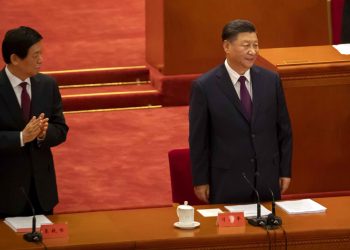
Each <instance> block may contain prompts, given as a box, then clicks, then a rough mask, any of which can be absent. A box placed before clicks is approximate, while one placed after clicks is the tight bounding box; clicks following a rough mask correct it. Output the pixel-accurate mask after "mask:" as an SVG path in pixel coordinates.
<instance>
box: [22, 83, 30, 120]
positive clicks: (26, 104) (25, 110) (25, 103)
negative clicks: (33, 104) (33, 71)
mask: <svg viewBox="0 0 350 250" xmlns="http://www.w3.org/2000/svg"><path fill="white" fill-rule="evenodd" d="M20 86H21V87H22V94H21V105H22V116H23V119H24V121H26V122H28V121H29V116H30V97H29V94H28V92H27V83H26V82H22V83H21V84H20Z"/></svg>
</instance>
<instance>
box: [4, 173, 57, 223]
mask: <svg viewBox="0 0 350 250" xmlns="http://www.w3.org/2000/svg"><path fill="white" fill-rule="evenodd" d="M23 195H24V194H23ZM27 196H28V198H29V200H30V202H31V203H32V205H33V208H34V211H33V209H32V206H31V205H30V204H29V202H27V204H26V206H25V208H24V210H23V211H22V212H21V214H19V215H17V216H32V215H33V212H35V215H39V214H44V215H52V214H53V209H50V210H49V211H45V210H43V209H42V207H41V205H40V202H39V198H38V195H37V192H36V188H35V183H34V180H33V179H32V181H31V185H30V189H29V193H28V194H27ZM6 217H13V215H9V214H4V213H0V218H6Z"/></svg>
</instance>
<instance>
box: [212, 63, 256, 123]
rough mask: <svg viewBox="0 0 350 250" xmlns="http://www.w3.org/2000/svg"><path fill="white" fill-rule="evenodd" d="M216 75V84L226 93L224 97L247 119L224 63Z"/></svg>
mask: <svg viewBox="0 0 350 250" xmlns="http://www.w3.org/2000/svg"><path fill="white" fill-rule="evenodd" d="M216 76H217V77H218V79H219V81H218V86H219V88H220V89H221V91H222V92H223V93H224V95H226V97H227V98H228V99H229V100H230V102H231V103H232V104H233V105H234V107H235V108H236V109H237V110H238V111H239V112H240V113H241V115H242V116H243V117H244V119H245V120H246V121H247V122H249V121H248V119H247V118H246V116H245V112H244V110H243V106H242V104H241V100H240V99H239V97H238V95H237V92H236V90H235V88H234V87H233V83H232V81H231V78H230V76H229V74H228V72H227V70H226V68H225V65H224V64H222V65H221V66H220V67H219V69H218V72H217V74H216Z"/></svg>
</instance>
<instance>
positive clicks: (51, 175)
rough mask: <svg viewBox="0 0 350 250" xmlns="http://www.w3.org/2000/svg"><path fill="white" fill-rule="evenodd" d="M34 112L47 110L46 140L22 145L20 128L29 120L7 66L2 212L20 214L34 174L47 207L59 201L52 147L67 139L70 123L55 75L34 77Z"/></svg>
mask: <svg viewBox="0 0 350 250" xmlns="http://www.w3.org/2000/svg"><path fill="white" fill-rule="evenodd" d="M30 80H31V84H32V87H31V91H32V102H31V113H32V116H33V115H35V116H38V115H39V114H40V113H45V116H46V117H48V118H49V127H48V131H47V134H46V138H45V140H44V141H43V142H42V143H40V144H38V142H37V141H36V140H34V141H33V142H31V143H27V144H26V145H25V146H24V147H21V146H20V131H22V130H23V129H24V127H25V126H26V123H25V122H24V120H23V118H22V115H21V114H22V113H21V108H20V106H19V103H18V101H17V98H16V95H15V92H14V90H13V88H12V86H11V83H10V81H9V79H8V77H7V75H6V73H5V70H4V69H3V70H2V71H1V72H0V213H3V214H10V215H17V214H19V213H20V212H21V211H22V210H23V208H24V206H25V205H26V203H27V201H26V199H25V197H24V194H23V193H22V192H21V191H20V187H23V188H24V189H25V191H26V193H28V192H29V187H30V183H31V179H32V177H33V178H34V179H35V186H36V190H37V193H38V198H39V202H40V204H41V207H42V208H43V209H44V210H47V211H48V210H50V209H52V208H53V207H54V206H55V205H56V204H57V203H58V195H57V187H56V177H55V169H54V163H53V158H52V153H51V150H50V147H53V146H56V145H58V144H60V143H62V142H64V141H65V139H66V135H67V132H68V127H67V125H66V124H65V119H64V116H63V113H62V102H61V96H60V93H59V90H58V87H57V84H56V82H55V80H54V79H52V78H51V77H49V76H46V75H43V74H37V75H36V76H34V77H31V78H30Z"/></svg>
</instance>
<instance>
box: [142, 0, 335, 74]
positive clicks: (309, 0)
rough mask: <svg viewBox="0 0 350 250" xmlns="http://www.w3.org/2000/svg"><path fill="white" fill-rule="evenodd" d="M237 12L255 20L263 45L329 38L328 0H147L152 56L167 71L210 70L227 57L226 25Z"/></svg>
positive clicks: (308, 42) (149, 57)
mask: <svg viewBox="0 0 350 250" xmlns="http://www.w3.org/2000/svg"><path fill="white" fill-rule="evenodd" d="M160 3H162V4H163V5H162V6H161V4H160ZM159 11H160V12H161V13H163V16H162V18H163V20H162V18H160V16H161V13H160V12H159ZM237 18H240V19H248V20H251V21H252V22H253V23H255V25H256V27H257V30H258V36H259V40H260V46H261V48H273V47H290V46H307V45H324V44H329V32H328V17H327V0H303V1H290V0H279V1H276V0H244V1H242V0H190V1H188V0H146V41H147V42H146V55H147V56H146V60H147V62H148V63H149V64H150V65H151V66H153V67H155V68H157V69H158V70H159V71H161V72H162V73H163V74H165V75H175V74H192V73H202V72H205V71H207V70H208V69H210V68H212V67H214V66H215V65H217V64H218V63H221V62H222V61H223V59H224V52H223V49H222V46H221V31H222V28H223V26H224V25H225V24H226V23H227V22H228V21H230V20H233V19H237ZM152 25H154V26H152ZM156 30H158V31H159V32H158V33H157V32H155V31H156ZM160 37H162V38H160ZM160 39H162V41H163V47H162V46H161V45H159V46H155V44H159V43H160ZM156 47H158V49H159V50H163V52H160V53H158V52H155V48H156ZM161 54H162V56H163V58H162V61H163V63H155V62H158V61H159V55H161ZM155 58H156V59H155Z"/></svg>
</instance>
